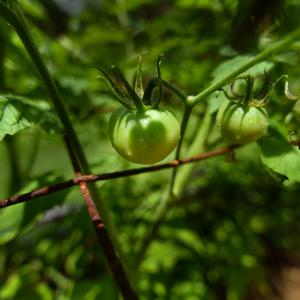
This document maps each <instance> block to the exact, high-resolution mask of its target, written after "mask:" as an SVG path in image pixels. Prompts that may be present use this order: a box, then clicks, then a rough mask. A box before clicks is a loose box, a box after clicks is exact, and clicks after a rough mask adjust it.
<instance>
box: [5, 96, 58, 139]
mask: <svg viewBox="0 0 300 300" xmlns="http://www.w3.org/2000/svg"><path fill="white" fill-rule="evenodd" d="M34 124H38V125H40V126H41V127H42V128H43V129H44V130H45V131H47V132H49V133H54V132H59V131H61V125H60V122H59V119H58V118H57V116H56V115H55V114H54V113H53V112H51V109H50V106H49V104H48V103H47V102H45V101H40V100H39V101H37V100H36V101H35V102H33V101H31V100H29V99H26V98H24V97H17V96H10V95H2V96H0V141H1V140H3V138H4V137H5V135H7V134H9V135H14V134H16V133H18V132H19V131H21V130H24V129H27V128H30V127H31V126H32V125H34Z"/></svg>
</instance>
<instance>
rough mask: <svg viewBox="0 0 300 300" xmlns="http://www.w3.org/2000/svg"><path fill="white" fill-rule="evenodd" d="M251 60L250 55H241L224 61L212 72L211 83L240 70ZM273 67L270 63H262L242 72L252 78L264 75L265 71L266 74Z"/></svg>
mask: <svg viewBox="0 0 300 300" xmlns="http://www.w3.org/2000/svg"><path fill="white" fill-rule="evenodd" d="M252 58H253V56H250V55H241V56H236V57H234V58H232V59H229V60H226V61H224V62H223V63H221V64H220V65H219V66H218V67H217V68H216V69H215V70H214V71H213V73H212V77H213V81H214V82H215V81H218V80H219V79H221V78H223V77H225V76H227V75H228V74H230V73H232V72H233V71H235V70H237V69H238V68H240V67H241V66H242V65H244V64H245V63H246V62H248V61H250V60H251V59H252ZM273 67H274V64H273V63H272V62H268V61H264V62H261V63H259V64H256V65H255V66H253V67H252V68H250V69H248V70H247V71H246V72H244V73H243V74H251V75H252V76H255V75H259V74H264V72H265V71H266V72H268V71H270V70H271V69H272V68H273ZM243 74H240V75H243Z"/></svg>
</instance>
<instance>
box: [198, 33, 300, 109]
mask: <svg viewBox="0 0 300 300" xmlns="http://www.w3.org/2000/svg"><path fill="white" fill-rule="evenodd" d="M299 37H300V28H298V29H296V30H294V31H292V32H291V33H289V34H288V35H287V36H286V37H285V38H284V39H282V40H280V41H279V42H276V43H274V44H273V45H271V46H270V47H268V48H267V49H265V50H263V51H262V52H260V53H259V54H257V55H256V56H254V57H253V58H252V59H250V60H248V61H247V62H245V64H243V65H242V66H241V67H239V68H237V69H236V70H234V71H233V72H231V73H230V74H228V75H227V76H224V77H223V78H221V79H220V80H218V81H216V82H214V83H213V84H211V85H210V86H209V87H208V88H206V89H205V90H203V91H202V92H200V93H199V94H197V95H196V96H194V102H195V104H197V103H199V102H200V101H201V100H203V99H206V97H207V96H208V95H210V94H211V93H213V92H214V91H216V90H218V89H220V88H221V87H222V86H224V85H225V84H227V83H228V82H230V81H231V80H232V79H234V78H235V77H237V76H238V75H239V74H241V73H243V72H245V71H246V70H248V69H249V68H251V67H253V66H254V65H256V64H258V63H260V62H262V61H264V60H266V59H268V58H269V57H271V56H272V55H273V54H275V53H278V52H280V51H282V50H286V49H287V48H289V47H290V46H291V44H292V43H293V42H294V41H295V40H296V39H298V38H299Z"/></svg>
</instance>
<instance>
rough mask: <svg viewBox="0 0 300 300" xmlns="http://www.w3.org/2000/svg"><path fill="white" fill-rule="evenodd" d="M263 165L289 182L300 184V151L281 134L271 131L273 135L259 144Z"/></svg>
mask: <svg viewBox="0 0 300 300" xmlns="http://www.w3.org/2000/svg"><path fill="white" fill-rule="evenodd" d="M258 145H259V147H260V152H261V153H260V157H261V160H262V163H263V164H264V165H265V166H266V167H268V168H269V169H271V170H272V171H274V172H275V173H278V174H280V175H283V176H285V177H287V178H288V179H289V180H293V181H298V182H300V172H299V170H300V150H299V149H298V148H296V147H295V146H292V145H291V144H290V143H289V142H288V141H287V140H286V139H285V138H284V137H283V136H282V134H281V133H279V132H277V131H275V130H271V135H270V136H268V137H265V138H263V139H261V140H260V141H259V142H258Z"/></svg>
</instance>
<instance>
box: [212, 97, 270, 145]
mask: <svg viewBox="0 0 300 300" xmlns="http://www.w3.org/2000/svg"><path fill="white" fill-rule="evenodd" d="M217 126H218V128H219V130H220V133H221V135H222V136H223V138H224V139H225V140H227V141H228V142H230V143H233V144H247V143H250V142H254V141H257V140H258V139H259V138H261V137H262V136H263V135H264V134H265V133H266V131H267V128H268V115H267V112H266V110H265V109H264V108H262V107H254V106H248V105H242V104H239V103H234V102H232V101H228V100H226V101H225V102H224V103H223V104H222V105H221V107H220V108H219V111H218V114H217Z"/></svg>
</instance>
